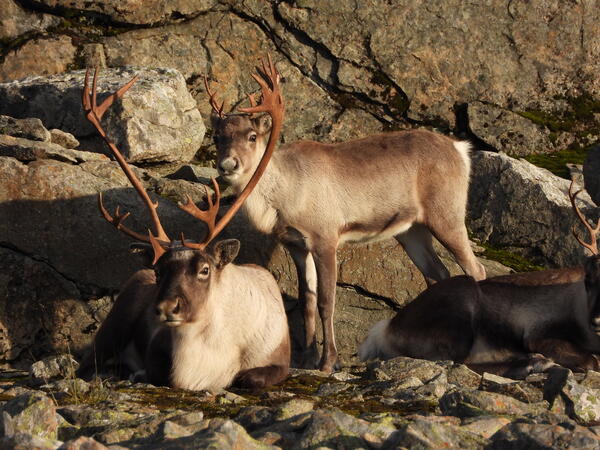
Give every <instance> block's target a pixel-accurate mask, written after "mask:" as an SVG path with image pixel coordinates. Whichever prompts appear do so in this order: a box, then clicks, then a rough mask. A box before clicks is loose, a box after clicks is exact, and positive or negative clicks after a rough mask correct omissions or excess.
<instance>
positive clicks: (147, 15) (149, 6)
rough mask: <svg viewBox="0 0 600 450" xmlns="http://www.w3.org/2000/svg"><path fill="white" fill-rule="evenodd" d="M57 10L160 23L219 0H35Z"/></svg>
mask: <svg viewBox="0 0 600 450" xmlns="http://www.w3.org/2000/svg"><path fill="white" fill-rule="evenodd" d="M32 3H34V4H39V5H42V6H43V7H45V9H48V10H50V11H52V12H54V13H61V12H62V11H64V10H65V9H68V10H70V11H72V12H73V13H77V14H85V13H89V14H90V16H97V15H101V16H105V17H106V18H107V19H110V20H111V21H113V22H116V23H121V24H134V25H156V24H157V23H164V22H170V21H180V20H182V19H185V18H189V17H194V16H196V15H198V14H201V13H203V12H206V11H207V10H208V9H209V8H211V7H213V6H214V5H215V4H216V3H217V2H216V1H215V0H175V1H173V0H168V1H165V0H133V1H128V2H127V4H126V5H124V4H123V2H122V1H120V0H104V1H102V2H89V1H85V0H34V1H33V2H32Z"/></svg>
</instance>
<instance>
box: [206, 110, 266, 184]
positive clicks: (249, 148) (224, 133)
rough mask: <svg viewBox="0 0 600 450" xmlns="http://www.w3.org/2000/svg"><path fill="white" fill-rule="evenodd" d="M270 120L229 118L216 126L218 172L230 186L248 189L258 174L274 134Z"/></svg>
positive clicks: (263, 118)
mask: <svg viewBox="0 0 600 450" xmlns="http://www.w3.org/2000/svg"><path fill="white" fill-rule="evenodd" d="M268 118H269V117H268V116H263V117H249V116H243V115H229V116H227V117H224V118H217V119H216V120H215V122H213V130H215V131H214V136H213V139H214V141H215V146H216V147H217V169H218V171H219V175H221V177H222V178H223V179H224V180H225V181H226V182H227V183H229V184H232V185H244V184H245V183H246V182H247V181H246V180H248V178H249V177H250V175H251V174H253V173H254V171H255V170H256V167H257V166H258V163H259V162H260V159H261V158H262V156H263V154H264V153H265V149H266V147H267V141H268V139H269V136H270V133H271V126H270V121H269V120H267V119H268Z"/></svg>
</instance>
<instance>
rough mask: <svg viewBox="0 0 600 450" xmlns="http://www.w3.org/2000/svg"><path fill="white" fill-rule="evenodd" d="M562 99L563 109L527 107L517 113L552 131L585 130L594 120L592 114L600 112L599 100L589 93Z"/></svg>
mask: <svg viewBox="0 0 600 450" xmlns="http://www.w3.org/2000/svg"><path fill="white" fill-rule="evenodd" d="M562 100H566V101H567V104H568V108H567V109H566V110H564V111H560V112H556V113H550V112H547V111H541V110H536V109H529V110H525V111H518V112H517V113H518V114H520V115H521V116H523V117H525V118H527V119H529V120H531V121H532V122H533V123H536V124H538V125H542V126H545V127H546V128H548V129H549V130H550V131H553V132H559V131H568V132H576V131H581V130H585V129H587V128H589V127H590V123H593V122H594V121H595V119H594V114H597V113H600V101H599V100H596V99H594V98H593V97H592V96H590V95H586V94H583V95H580V96H578V97H573V98H563V99H562Z"/></svg>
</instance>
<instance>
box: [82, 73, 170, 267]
mask: <svg viewBox="0 0 600 450" xmlns="http://www.w3.org/2000/svg"><path fill="white" fill-rule="evenodd" d="M97 79H98V68H97V67H96V69H95V70H94V79H93V81H92V92H91V94H90V87H89V69H88V70H86V72H85V82H84V85H83V93H82V99H81V102H82V105H83V109H84V111H85V113H86V114H85V117H86V118H87V120H89V121H90V122H91V123H92V125H94V128H96V131H97V132H98V134H99V135H100V136H101V137H102V139H104V142H106V144H107V145H108V148H109V149H110V151H111V153H112V155H113V156H114V157H115V159H116V160H117V163H118V164H119V166H120V167H121V169H122V170H123V172H125V175H126V176H127V179H128V180H129V182H130V183H131V184H132V185H133V187H134V188H135V190H136V191H137V193H138V195H139V196H140V198H141V199H142V201H143V202H144V204H145V205H146V207H147V208H148V211H149V212H150V217H151V220H152V225H153V227H154V233H155V234H156V235H154V234H152V232H151V231H150V230H148V236H145V235H143V234H140V233H137V232H135V231H133V230H131V229H129V228H128V227H126V226H125V225H123V221H124V220H125V219H126V218H127V217H129V214H130V213H128V212H127V213H124V214H120V213H119V207H117V209H116V210H115V216H114V217H113V216H111V215H110V214H109V212H108V211H107V210H106V208H105V207H104V204H103V203H102V194H99V195H98V207H99V208H100V211H101V213H102V215H103V216H104V218H105V219H106V220H107V221H108V222H110V223H111V224H112V225H114V227H115V228H116V229H117V230H120V231H122V232H123V233H125V234H127V235H128V236H130V237H132V238H134V239H136V240H138V241H142V242H148V243H150V244H152V247H153V248H154V262H155V263H156V261H158V259H159V258H160V257H161V255H162V254H163V253H164V252H165V251H166V250H165V249H164V247H165V246H168V245H169V243H170V242H171V240H170V239H169V237H168V236H167V233H165V230H164V228H163V227H162V224H161V223H160V219H159V218H158V213H157V212H156V208H158V202H157V203H154V202H153V201H152V200H151V199H150V197H149V196H148V193H147V192H146V190H145V189H144V186H143V185H142V183H141V181H140V180H139V179H138V177H137V176H136V175H135V173H133V171H132V170H131V168H130V167H129V165H128V164H127V162H126V161H125V158H124V157H123V155H122V154H121V152H120V151H119V149H118V148H117V147H116V145H115V144H114V143H113V142H112V141H111V140H110V139H109V138H108V136H107V135H106V132H105V131H104V129H103V128H102V125H101V124H100V121H101V120H102V116H103V115H104V113H105V112H106V110H107V109H108V108H109V107H110V106H111V105H112V104H113V102H114V101H115V100H116V99H119V98H121V97H123V95H125V92H127V91H128V90H129V88H130V87H131V86H133V84H134V83H135V82H136V81H137V79H138V77H137V76H135V77H133V78H132V79H131V80H130V81H129V82H127V83H126V84H125V85H124V86H122V87H121V88H120V89H119V90H118V91H117V92H115V93H114V94H112V95H110V96H109V97H107V98H106V99H105V100H104V101H103V102H102V103H101V104H100V105H97V103H96V84H97Z"/></svg>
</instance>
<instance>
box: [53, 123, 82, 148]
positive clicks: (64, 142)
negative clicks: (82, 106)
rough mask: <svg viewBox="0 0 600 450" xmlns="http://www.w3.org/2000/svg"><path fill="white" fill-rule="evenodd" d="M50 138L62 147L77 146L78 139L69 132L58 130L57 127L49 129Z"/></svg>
mask: <svg viewBox="0 0 600 450" xmlns="http://www.w3.org/2000/svg"><path fill="white" fill-rule="evenodd" d="M50 140H51V141H52V143H53V144H58V145H60V146H61V147H64V148H77V147H79V141H78V140H77V139H76V138H75V136H73V135H72V134H71V133H67V132H65V131H62V130H59V129H58V128H52V129H51V130H50Z"/></svg>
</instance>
